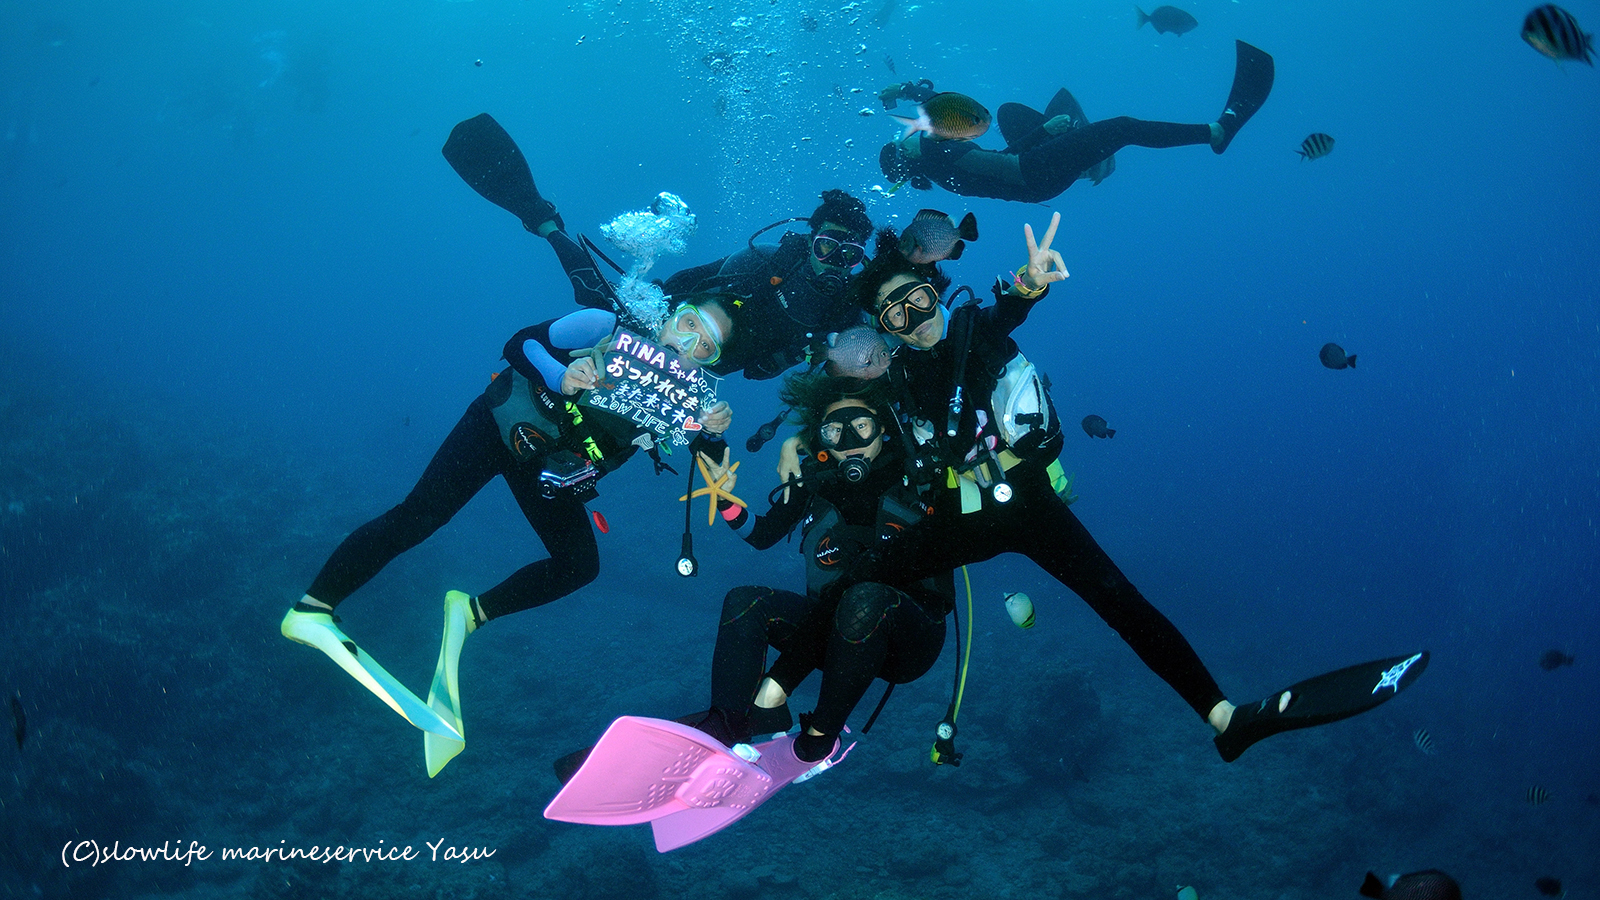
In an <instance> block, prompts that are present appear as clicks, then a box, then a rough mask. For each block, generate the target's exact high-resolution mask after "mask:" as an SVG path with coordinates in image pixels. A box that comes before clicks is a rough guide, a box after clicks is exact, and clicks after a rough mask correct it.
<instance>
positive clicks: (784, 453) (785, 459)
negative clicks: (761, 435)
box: [778, 434, 800, 503]
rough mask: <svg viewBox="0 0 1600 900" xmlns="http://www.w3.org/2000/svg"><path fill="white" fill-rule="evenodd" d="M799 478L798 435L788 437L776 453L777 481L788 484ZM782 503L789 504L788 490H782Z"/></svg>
mask: <svg viewBox="0 0 1600 900" xmlns="http://www.w3.org/2000/svg"><path fill="white" fill-rule="evenodd" d="M799 477H800V435H798V434H793V435H790V436H789V437H788V438H787V439H785V440H784V442H783V447H782V448H781V449H779V451H778V481H780V482H782V483H784V484H788V483H789V482H790V481H793V480H794V479H796V478H799ZM783 502H785V503H788V502H789V489H788V488H784V489H783Z"/></svg>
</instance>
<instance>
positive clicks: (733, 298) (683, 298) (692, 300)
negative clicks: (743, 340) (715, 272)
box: [669, 291, 744, 357]
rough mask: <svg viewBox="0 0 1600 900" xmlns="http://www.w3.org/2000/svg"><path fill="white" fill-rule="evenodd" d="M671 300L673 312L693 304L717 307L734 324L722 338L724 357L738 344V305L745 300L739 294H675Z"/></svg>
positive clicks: (707, 292) (713, 292) (719, 292)
mask: <svg viewBox="0 0 1600 900" xmlns="http://www.w3.org/2000/svg"><path fill="white" fill-rule="evenodd" d="M671 299H672V312H676V311H677V309H678V307H680V306H684V305H687V304H693V305H695V306H715V307H716V308H717V309H718V310H720V311H721V312H722V314H723V315H725V316H727V317H728V321H729V322H732V323H733V328H732V329H730V331H729V333H728V334H725V335H723V336H722V343H721V347H722V355H723V356H724V357H726V356H727V355H728V347H730V346H732V345H734V344H737V343H738V334H739V315H738V312H739V306H738V303H739V301H740V300H742V299H744V298H742V297H740V296H739V295H738V294H730V293H728V292H727V291H698V292H696V293H692V294H674V295H672V298H671ZM669 315H670V313H669Z"/></svg>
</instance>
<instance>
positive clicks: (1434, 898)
mask: <svg viewBox="0 0 1600 900" xmlns="http://www.w3.org/2000/svg"><path fill="white" fill-rule="evenodd" d="M1361 896H1363V897H1373V898H1376V900H1461V885H1459V884H1456V880H1455V879H1454V878H1451V877H1450V876H1449V875H1446V874H1445V873H1443V872H1441V871H1439V870H1438V869H1424V870H1422V871H1421V872H1412V873H1411V874H1409V875H1401V876H1400V877H1398V878H1391V879H1389V881H1388V883H1387V884H1386V883H1384V881H1383V879H1381V878H1379V877H1378V876H1377V875H1375V874H1373V873H1371V872H1368V873H1367V878H1366V880H1365V881H1363V882H1361Z"/></svg>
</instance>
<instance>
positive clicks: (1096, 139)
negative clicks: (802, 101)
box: [878, 41, 1273, 203]
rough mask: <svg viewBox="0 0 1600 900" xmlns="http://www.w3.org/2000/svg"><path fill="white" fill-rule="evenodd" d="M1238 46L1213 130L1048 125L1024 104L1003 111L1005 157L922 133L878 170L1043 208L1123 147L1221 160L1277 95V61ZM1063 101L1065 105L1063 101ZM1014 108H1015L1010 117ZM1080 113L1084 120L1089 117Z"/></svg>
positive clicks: (884, 154) (1121, 122)
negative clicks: (1186, 151) (1200, 151)
mask: <svg viewBox="0 0 1600 900" xmlns="http://www.w3.org/2000/svg"><path fill="white" fill-rule="evenodd" d="M1236 45H1237V47H1236V49H1237V54H1238V61H1237V67H1236V68H1235V70H1234V80H1233V90H1232V91H1231V92H1230V93H1229V95H1228V102H1227V105H1226V106H1225V107H1224V108H1223V111H1222V115H1221V116H1220V117H1219V118H1218V120H1217V121H1216V122H1212V123H1210V124H1207V125H1182V124H1178V123H1174V122H1150V121H1145V120H1142V119H1134V118H1130V117H1128V116H1117V117H1116V118H1112V119H1102V120H1101V121H1098V122H1082V121H1081V118H1075V117H1074V116H1073V115H1072V114H1071V113H1070V112H1069V111H1066V110H1062V111H1061V112H1057V113H1055V114H1054V115H1051V116H1049V117H1046V116H1042V115H1039V114H1038V113H1033V112H1032V111H1031V110H1028V109H1027V108H1026V107H1021V106H1020V105H1017V104H1006V106H1002V107H1001V111H1000V112H1001V115H1000V125H1001V133H1002V136H1003V137H1004V138H1005V140H1006V148H1005V149H1004V150H985V149H983V148H981V147H979V146H978V145H977V144H976V143H974V142H972V141H961V140H938V139H934V138H931V137H930V136H928V135H925V134H922V133H920V132H914V133H912V134H911V135H909V136H908V137H906V138H905V139H904V140H902V141H899V142H891V143H889V144H885V145H884V147H883V150H882V151H881V152H880V153H879V155H878V164H879V166H880V167H881V168H882V169H883V173H884V176H885V177H887V178H889V179H891V180H893V181H895V182H897V183H898V182H906V181H909V182H910V183H911V184H912V185H913V186H916V187H921V188H924V189H926V188H927V187H929V186H930V185H929V182H937V183H938V184H940V185H942V186H943V187H944V188H945V189H946V190H949V191H951V192H953V193H956V194H962V195H964V196H971V197H994V198H996V199H1000V200H1016V201H1020V202H1024V203H1040V202H1043V201H1046V200H1049V199H1050V198H1052V197H1054V196H1056V195H1057V194H1060V193H1061V192H1062V191H1065V190H1066V189H1067V188H1068V187H1071V185H1072V183H1073V182H1074V181H1076V180H1077V179H1078V178H1079V177H1082V176H1084V175H1085V174H1089V177H1091V178H1093V177H1094V175H1093V174H1092V173H1094V172H1095V167H1096V166H1099V165H1101V164H1102V163H1104V162H1105V161H1106V160H1109V159H1110V158H1111V156H1112V154H1114V153H1116V152H1117V151H1118V150H1121V149H1122V148H1123V147H1127V146H1136V147H1155V148H1161V147H1183V146H1189V145H1197V144H1209V145H1210V146H1211V149H1212V150H1213V151H1215V152H1217V153H1221V152H1223V151H1224V150H1226V149H1227V148H1228V145H1229V143H1231V142H1232V141H1233V138H1234V135H1236V134H1238V132H1239V129H1240V128H1241V127H1243V125H1244V123H1245V122H1246V121H1248V120H1249V118H1250V117H1251V116H1252V115H1254V114H1255V112H1256V110H1258V109H1260V108H1261V105H1262V104H1263V103H1265V102H1266V99H1267V95H1268V94H1269V93H1270V92H1271V91H1272V81H1273V62H1272V57H1271V56H1270V55H1268V54H1267V53H1265V52H1263V51H1261V50H1259V49H1257V48H1255V47H1252V46H1251V45H1249V44H1246V43H1245V42H1243V41H1237V42H1236ZM1057 96H1058V100H1059V97H1060V95H1059V94H1058V95H1057ZM1068 99H1070V95H1068ZM1073 105H1074V106H1076V103H1074V104H1073ZM1007 107H1013V109H1011V110H1009V112H1010V113H1011V114H1010V115H1008V110H1007ZM1025 113H1032V115H1031V116H1030V115H1026V114H1025ZM1079 113H1080V116H1081V109H1080V110H1079ZM1103 178H1104V175H1101V176H1100V178H1096V179H1095V181H1096V183H1099V181H1100V180H1101V179H1103Z"/></svg>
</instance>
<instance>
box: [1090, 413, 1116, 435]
mask: <svg viewBox="0 0 1600 900" xmlns="http://www.w3.org/2000/svg"><path fill="white" fill-rule="evenodd" d="M1083 433H1084V434H1087V435H1088V436H1089V437H1092V438H1108V437H1116V436H1117V430H1116V429H1115V428H1107V427H1106V420H1105V419H1102V418H1100V417H1099V416H1084V417H1083Z"/></svg>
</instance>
